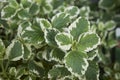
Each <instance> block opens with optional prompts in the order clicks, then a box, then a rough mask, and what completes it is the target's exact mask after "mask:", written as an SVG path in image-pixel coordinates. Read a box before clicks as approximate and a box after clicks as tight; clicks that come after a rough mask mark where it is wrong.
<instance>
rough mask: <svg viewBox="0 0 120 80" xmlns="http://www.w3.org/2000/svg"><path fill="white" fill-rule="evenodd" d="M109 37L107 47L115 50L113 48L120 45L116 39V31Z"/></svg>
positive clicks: (110, 33)
mask: <svg viewBox="0 0 120 80" xmlns="http://www.w3.org/2000/svg"><path fill="white" fill-rule="evenodd" d="M107 37H108V39H107V44H108V45H107V46H108V47H109V48H113V47H115V46H117V45H118V41H117V40H116V39H115V32H114V31H111V32H109V34H108V36H107Z"/></svg>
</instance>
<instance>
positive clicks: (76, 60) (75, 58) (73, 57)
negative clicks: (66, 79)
mask: <svg viewBox="0 0 120 80" xmlns="http://www.w3.org/2000/svg"><path fill="white" fill-rule="evenodd" d="M76 65H77V66H76ZM65 66H66V67H67V69H68V70H69V71H70V72H71V73H72V74H73V75H75V76H76V77H80V76H82V75H84V74H85V72H86V70H87V67H88V61H87V54H86V53H83V52H80V51H70V52H69V53H68V54H67V55H66V56H65Z"/></svg>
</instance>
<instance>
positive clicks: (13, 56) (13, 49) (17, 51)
mask: <svg viewBox="0 0 120 80" xmlns="http://www.w3.org/2000/svg"><path fill="white" fill-rule="evenodd" d="M23 54H24V48H23V45H22V44H21V43H20V42H19V41H17V40H13V41H12V43H11V44H10V45H9V46H8V47H7V49H6V58H7V59H9V60H10V61H18V60H20V59H22V58H23Z"/></svg>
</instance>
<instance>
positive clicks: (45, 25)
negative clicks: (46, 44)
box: [36, 18, 52, 32]
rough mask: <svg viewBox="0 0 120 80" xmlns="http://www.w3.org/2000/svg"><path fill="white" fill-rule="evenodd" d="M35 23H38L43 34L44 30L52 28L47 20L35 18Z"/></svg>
mask: <svg viewBox="0 0 120 80" xmlns="http://www.w3.org/2000/svg"><path fill="white" fill-rule="evenodd" d="M36 21H37V23H39V25H40V27H41V29H42V31H43V32H44V31H45V29H49V28H52V25H51V23H50V22H49V21H48V20H47V19H44V18H37V19H36Z"/></svg>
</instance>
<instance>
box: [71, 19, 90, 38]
mask: <svg viewBox="0 0 120 80" xmlns="http://www.w3.org/2000/svg"><path fill="white" fill-rule="evenodd" d="M89 29H90V24H89V22H88V20H86V19H85V18H81V17H79V18H78V19H77V20H75V21H74V22H73V23H72V24H71V25H70V26H69V30H70V33H71V35H72V36H73V38H74V39H75V40H78V38H79V36H80V35H81V34H82V33H85V32H87V31H88V30H89Z"/></svg>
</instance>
